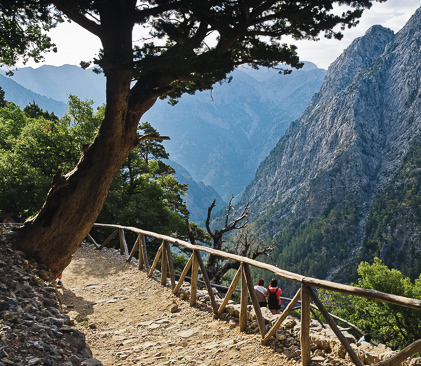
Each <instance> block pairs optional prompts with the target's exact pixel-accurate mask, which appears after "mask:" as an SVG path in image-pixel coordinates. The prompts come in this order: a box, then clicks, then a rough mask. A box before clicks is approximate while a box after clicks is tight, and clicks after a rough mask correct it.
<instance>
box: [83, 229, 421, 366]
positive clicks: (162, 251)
mask: <svg viewBox="0 0 421 366" xmlns="http://www.w3.org/2000/svg"><path fill="white" fill-rule="evenodd" d="M94 227H103V228H113V229H116V230H115V231H114V232H113V234H111V235H110V237H108V238H107V239H106V240H105V242H104V243H103V244H102V245H101V246H99V247H98V244H97V243H96V242H95V240H94V239H93V238H92V236H90V235H89V236H88V237H89V238H90V239H91V240H93V242H94V244H95V246H96V247H97V249H101V248H103V247H104V246H105V245H108V244H109V242H110V241H111V239H112V238H113V237H114V236H115V234H116V233H117V232H119V233H120V252H121V254H123V255H125V257H126V260H127V261H130V260H131V258H132V257H133V254H134V252H135V247H138V248H139V269H142V268H143V265H144V264H145V267H146V271H147V273H148V276H149V277H150V276H152V274H153V272H154V270H155V267H156V266H157V263H158V261H159V258H160V257H161V284H163V285H164V284H166V281H167V269H169V272H170V281H171V289H172V292H173V293H174V294H176V293H177V292H178V291H179V289H180V287H181V284H182V282H183V280H184V278H185V276H186V274H187V272H188V271H189V269H191V273H192V274H191V289H190V305H191V306H193V305H195V303H196V292H197V283H198V270H199V268H200V270H201V272H202V275H203V277H204V280H205V283H206V287H207V290H208V293H209V297H210V300H211V306H212V310H213V312H214V314H215V316H219V315H220V314H221V313H222V312H223V311H224V308H225V306H226V304H227V302H228V300H229V298H230V297H231V295H232V293H233V292H234V290H235V287H236V286H237V283H238V281H239V280H240V278H241V302H240V304H241V307H240V308H241V310H240V315H239V321H240V322H239V324H240V331H243V330H244V329H245V326H246V313H247V301H248V300H247V299H248V296H250V298H251V299H252V303H253V307H254V310H255V312H256V317H257V322H258V325H259V328H260V333H261V336H262V343H263V344H265V343H267V342H268V341H269V339H270V337H271V336H272V335H273V334H275V332H276V330H277V329H278V327H279V326H280V325H281V323H282V322H283V320H284V319H285V318H286V316H287V315H288V313H289V312H290V311H291V310H292V309H293V307H294V305H295V303H296V302H298V300H299V297H301V332H300V333H301V334H300V340H301V361H302V365H303V366H309V364H310V310H311V308H312V307H313V305H311V303H310V300H311V299H313V301H314V302H315V304H316V305H317V308H318V310H319V311H320V312H321V313H322V314H323V316H324V317H325V319H326V320H327V321H328V323H329V325H330V327H331V329H332V330H333V331H334V333H335V334H336V336H337V337H338V339H339V340H340V341H341V343H342V344H343V345H344V346H345V349H346V350H347V352H348V354H349V355H350V357H351V359H352V361H353V362H354V364H356V365H358V366H361V365H362V363H361V361H360V360H359V359H358V357H357V355H356V354H355V352H354V350H353V349H352V348H351V346H350V345H349V343H348V341H347V340H346V338H345V337H344V336H343V335H342V333H341V331H340V330H339V328H338V327H337V326H336V325H335V323H334V322H333V320H332V317H331V316H330V314H329V313H328V312H327V311H326V309H325V308H324V307H323V304H322V303H321V302H320V301H319V300H318V298H317V296H316V294H315V293H314V292H313V290H312V288H313V287H316V288H322V289H325V290H330V291H335V292H339V293H342V294H346V295H353V296H359V297H364V298H367V299H371V300H374V301H380V302H386V303H390V304H394V305H399V306H403V307H407V308H411V309H416V310H421V300H417V299H411V298H407V297H403V296H397V295H392V294H388V293H385V292H381V291H375V290H368V289H365V288H361V287H353V286H349V285H343V284H340V283H336V282H331V281H326V280H319V279H317V278H312V277H306V276H301V275H299V274H296V273H293V272H289V271H285V270H282V269H280V268H278V267H276V266H274V265H270V264H267V263H263V262H259V261H256V260H254V259H250V258H247V257H242V256H239V255H236V254H231V253H227V252H223V251H221V250H216V249H213V248H209V247H206V246H201V245H193V244H191V243H188V242H186V241H183V240H180V239H176V238H172V237H170V236H166V235H161V234H157V233H154V232H151V231H146V230H141V229H138V228H135V227H131V226H121V225H111V224H99V223H96V224H94ZM124 230H129V231H132V232H135V233H137V234H138V238H137V239H136V242H135V244H134V247H133V249H132V252H131V253H130V255H129V253H128V249H127V244H126V240H125V236H124ZM145 236H150V237H153V238H157V239H160V240H162V244H161V246H160V248H159V250H158V253H157V255H156V257H155V259H154V262H153V264H152V266H151V267H150V268H149V263H148V258H147V255H146V243H145ZM169 243H172V244H174V245H178V246H183V247H185V248H187V249H189V250H191V251H192V255H191V257H190V259H189V260H188V262H187V264H186V266H185V268H184V270H183V272H182V274H181V276H180V279H179V281H178V283H177V285H175V275H174V268H173V263H172V259H171V252H170V246H169ZM200 252H205V253H208V254H212V255H215V256H219V257H222V258H225V259H231V260H234V261H237V262H239V263H240V268H239V269H238V271H237V273H236V275H235V276H234V279H233V281H232V283H231V285H230V287H229V289H228V292H227V294H226V297H225V299H224V300H223V301H222V304H221V305H220V306H219V308H218V307H217V304H216V302H215V298H214V294H213V291H212V284H211V283H210V282H209V279H208V276H207V273H206V269H205V267H204V265H203V262H202V259H201V257H200ZM249 265H252V266H254V267H257V268H261V269H264V270H267V271H270V272H272V273H273V274H275V275H276V276H279V277H282V278H285V279H287V280H291V281H295V282H299V283H301V289H300V290H299V292H298V293H297V294H296V295H295V296H294V299H293V300H292V301H291V303H290V304H289V305H288V306H287V308H286V309H285V311H284V313H283V314H282V316H281V317H280V318H278V321H276V322H275V324H274V325H273V327H272V329H271V330H270V331H269V333H267V334H266V328H265V324H264V321H263V318H262V315H261V312H260V307H259V304H258V302H257V299H256V297H255V294H254V289H253V285H252V283H251V275H250V270H249V267H248V266H249ZM167 267H168V268H167ZM340 320H342V319H340ZM420 349H421V340H419V341H416V342H414V343H413V344H412V345H410V346H408V347H406V348H405V349H404V350H402V351H401V352H399V353H398V354H396V355H395V356H394V357H392V358H390V359H389V360H387V361H382V362H381V363H379V364H378V365H379V366H380V365H387V366H395V365H397V364H399V363H400V362H401V360H402V359H403V358H406V357H409V356H411V355H413V354H415V353H416V352H419V351H420Z"/></svg>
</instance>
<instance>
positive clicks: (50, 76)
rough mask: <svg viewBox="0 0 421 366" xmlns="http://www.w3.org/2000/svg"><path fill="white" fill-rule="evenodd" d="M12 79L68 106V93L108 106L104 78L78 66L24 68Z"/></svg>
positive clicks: (15, 73) (15, 72)
mask: <svg viewBox="0 0 421 366" xmlns="http://www.w3.org/2000/svg"><path fill="white" fill-rule="evenodd" d="M3 73H4V72H3ZM11 80H13V81H15V82H17V83H18V84H20V85H22V86H23V87H25V88H27V89H30V90H32V91H33V92H34V93H37V94H40V95H44V96H46V97H48V98H52V99H54V100H57V101H60V102H64V103H66V104H67V100H68V95H69V94H74V95H76V96H78V97H79V98H80V99H82V100H85V99H88V100H93V101H94V103H95V106H99V105H101V104H103V103H105V77H104V75H102V74H100V75H98V74H95V73H94V72H93V71H92V70H91V69H88V70H84V69H82V68H81V67H78V66H75V65H63V66H51V65H43V66H40V67H38V68H36V69H34V68H32V67H23V68H20V69H18V70H16V71H14V75H13V76H12V77H11Z"/></svg>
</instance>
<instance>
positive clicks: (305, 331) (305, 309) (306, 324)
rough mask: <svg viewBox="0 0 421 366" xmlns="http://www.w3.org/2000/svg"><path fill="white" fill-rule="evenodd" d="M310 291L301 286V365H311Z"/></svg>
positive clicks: (307, 287) (306, 287) (308, 288)
mask: <svg viewBox="0 0 421 366" xmlns="http://www.w3.org/2000/svg"><path fill="white" fill-rule="evenodd" d="M310 290H311V288H310V287H309V286H306V285H304V284H302V285H301V363H302V366H308V365H310Z"/></svg>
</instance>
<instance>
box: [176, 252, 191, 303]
mask: <svg viewBox="0 0 421 366" xmlns="http://www.w3.org/2000/svg"><path fill="white" fill-rule="evenodd" d="M192 263H193V254H192V255H191V256H190V258H189V260H188V262H187V263H186V265H185V266H184V269H183V272H182V273H181V276H180V278H179V279H178V283H177V286H175V288H174V290H173V291H172V293H173V294H174V295H175V294H176V293H177V291H178V290H179V289H180V287H181V285H182V284H183V281H184V278H185V277H186V275H187V272H188V271H189V269H190V267H191V265H192Z"/></svg>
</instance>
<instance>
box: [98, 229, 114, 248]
mask: <svg viewBox="0 0 421 366" xmlns="http://www.w3.org/2000/svg"><path fill="white" fill-rule="evenodd" d="M117 233H118V229H117V230H114V231H113V233H112V234H111V235H110V236H109V237H108V238H107V239H105V241H104V242H103V243H102V244H101V245H100V247H99V248H97V249H98V250H101V249H102V248H104V247H106V246H107V245H108V244H109V243H110V241H111V240H112V239H113V238H114V237H115V236H116V235H117Z"/></svg>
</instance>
